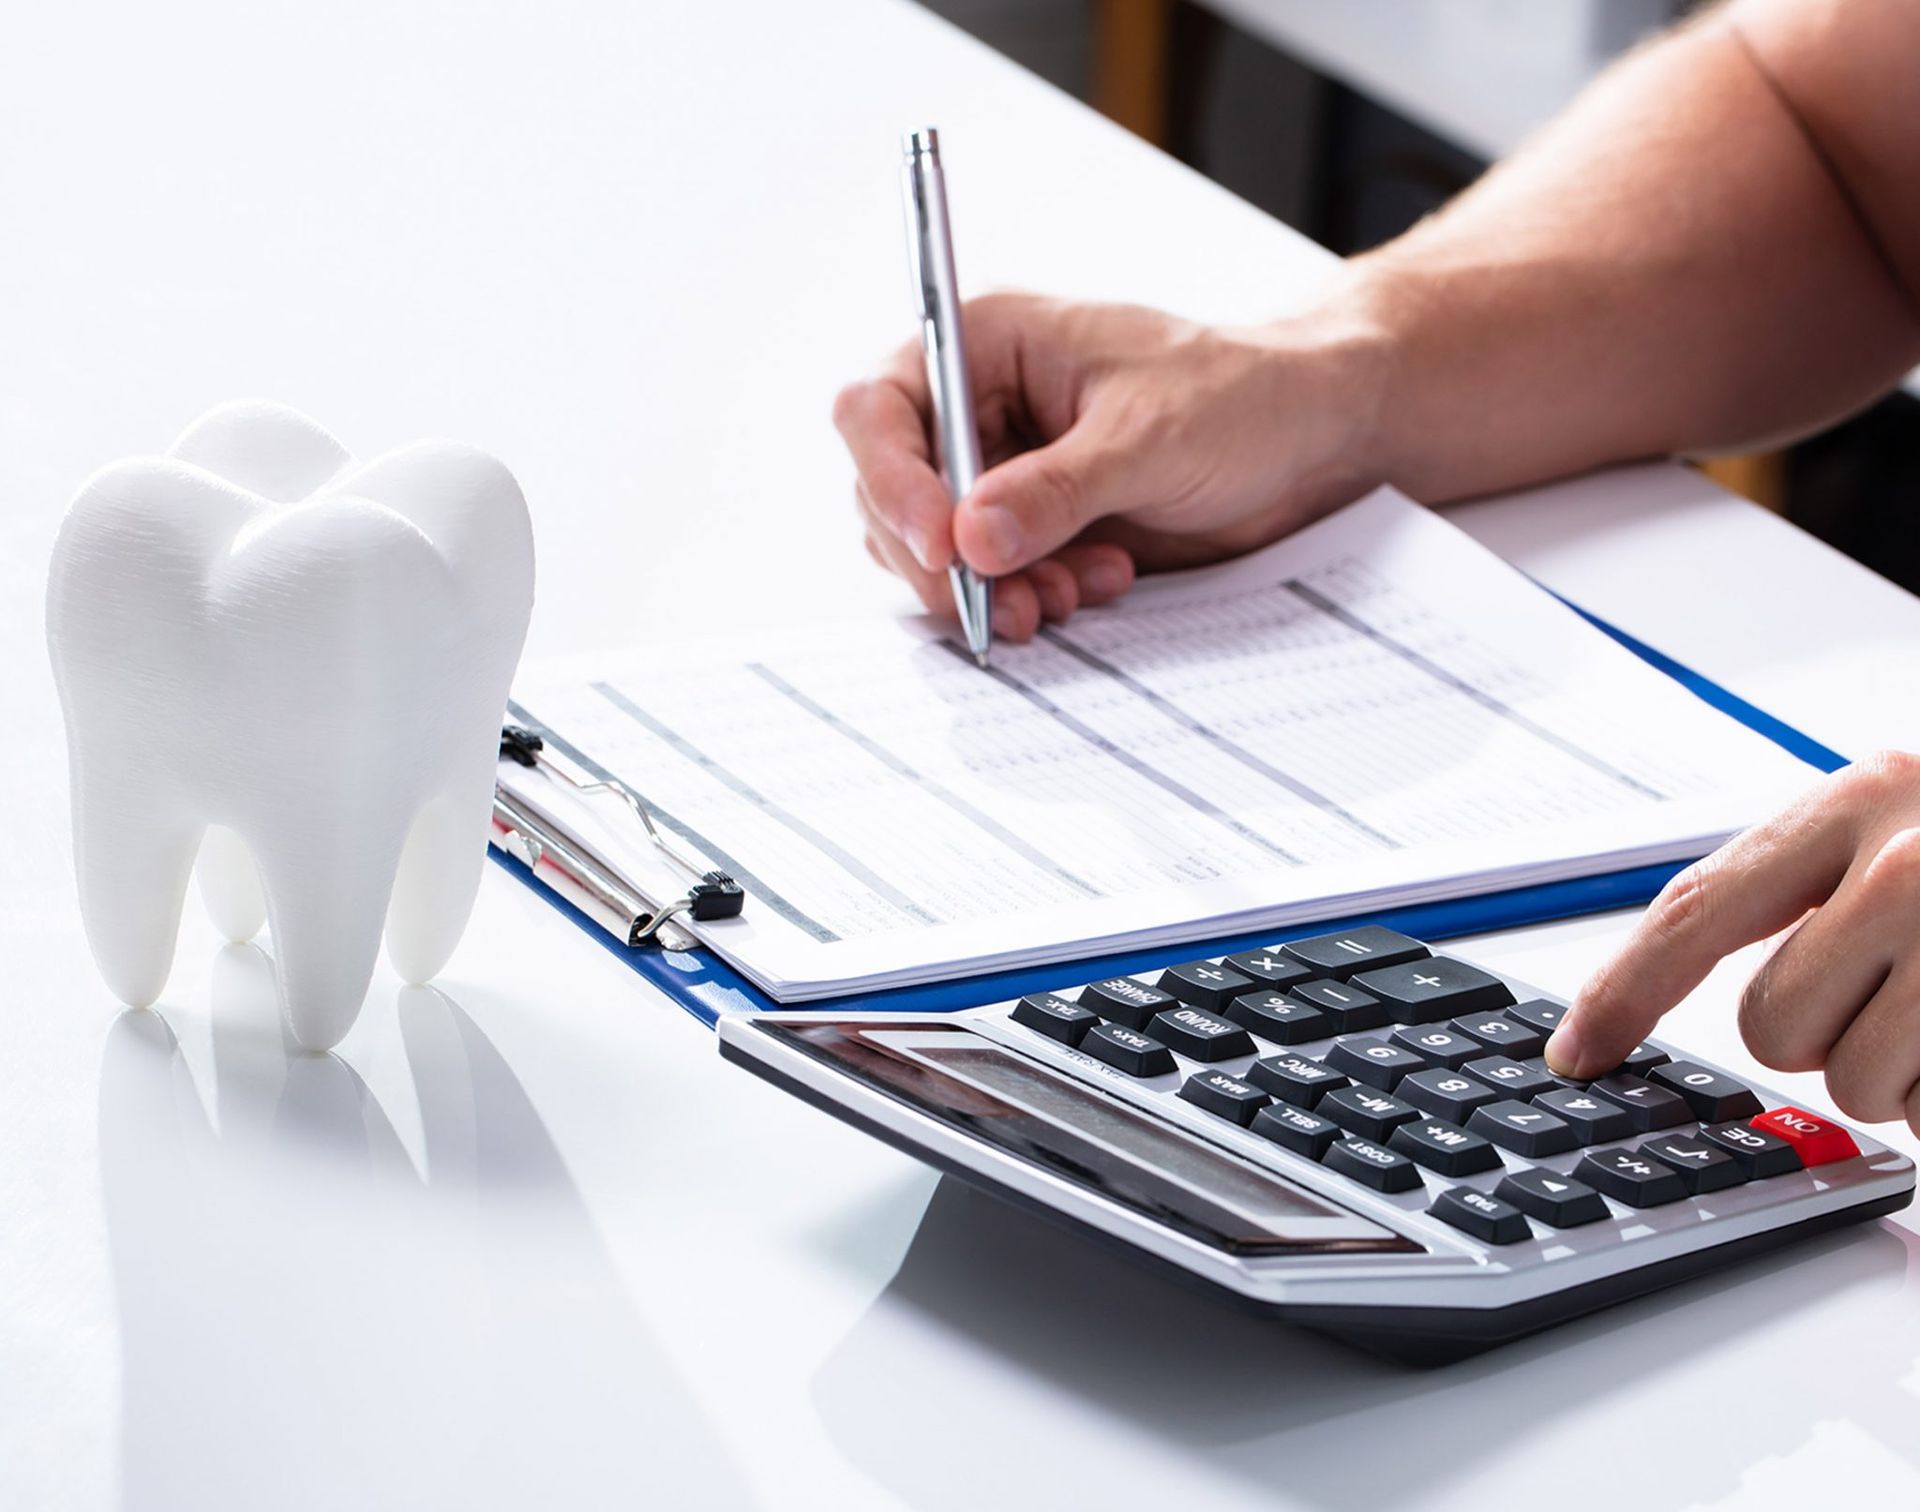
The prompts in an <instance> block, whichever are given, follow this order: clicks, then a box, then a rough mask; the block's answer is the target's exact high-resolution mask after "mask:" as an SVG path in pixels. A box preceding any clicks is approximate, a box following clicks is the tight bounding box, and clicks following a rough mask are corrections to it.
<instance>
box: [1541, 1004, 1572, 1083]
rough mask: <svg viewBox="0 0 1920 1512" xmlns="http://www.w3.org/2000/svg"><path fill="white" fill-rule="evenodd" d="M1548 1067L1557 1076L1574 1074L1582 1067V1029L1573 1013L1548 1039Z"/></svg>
mask: <svg viewBox="0 0 1920 1512" xmlns="http://www.w3.org/2000/svg"><path fill="white" fill-rule="evenodd" d="M1547 1069H1548V1070H1549V1071H1551V1072H1553V1074H1554V1075H1555V1076H1572V1075H1573V1074H1574V1073H1575V1072H1576V1071H1578V1070H1579V1069H1580V1030H1579V1027H1578V1026H1577V1025H1576V1024H1575V1023H1574V1021H1573V1017H1572V1015H1571V1014H1569V1015H1568V1016H1567V1017H1566V1018H1563V1019H1562V1020H1560V1027H1559V1028H1557V1029H1555V1030H1554V1031H1553V1033H1552V1035H1551V1036H1549V1038H1548V1040H1547Z"/></svg>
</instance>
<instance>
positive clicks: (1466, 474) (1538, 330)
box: [1336, 0, 1920, 502]
mask: <svg viewBox="0 0 1920 1512" xmlns="http://www.w3.org/2000/svg"><path fill="white" fill-rule="evenodd" d="M1756 10H1757V11H1758V12H1759V14H1758V15H1754V14H1751V12H1754V11H1756ZM1767 10H1768V6H1767V5H1766V3H1765V0H1761V3H1760V4H1759V5H1758V6H1755V5H1752V4H1746V5H1742V4H1736V5H1734V6H1733V7H1731V8H1730V9H1728V10H1723V11H1721V12H1718V13H1716V14H1714V15H1713V16H1710V17H1708V18H1706V19H1705V20H1703V21H1701V22H1699V23H1696V24H1694V25H1693V26H1690V27H1688V28H1686V29H1685V30H1683V31H1682V32H1680V33H1678V34H1676V35H1675V36H1672V37H1670V38H1668V39H1666V40H1664V41H1663V42H1661V43H1659V44H1656V45H1655V46H1653V47H1650V48H1648V49H1646V50H1645V51H1644V52H1642V53H1640V54H1639V55H1637V56H1635V57H1633V58H1630V59H1628V60H1627V61H1626V62H1625V63H1623V64H1621V65H1619V66H1618V67H1616V68H1615V69H1614V70H1613V71H1612V72H1611V73H1610V74H1609V75H1608V76H1607V77H1606V78H1605V79H1603V80H1602V81H1600V82H1599V83H1598V84H1597V85H1596V86H1595V87H1594V88H1593V89H1591V90H1590V91H1589V92H1588V93H1587V95H1586V96H1584V97H1583V98H1582V99H1581V100H1580V101H1579V102H1578V103H1577V104H1576V105H1575V106H1574V107H1573V108H1572V109H1571V110H1570V111H1569V112H1568V113H1567V114H1566V115H1565V116H1564V117H1562V118H1561V119H1560V120H1559V121H1557V122H1555V123H1554V124H1553V125H1552V126H1551V127H1549V128H1547V129H1546V130H1545V131H1544V132H1543V133H1542V134H1541V135H1540V136H1539V137H1538V138H1537V139H1536V140H1534V141H1533V142H1531V143H1529V144H1528V145H1527V146H1526V147H1524V148H1523V149H1522V150H1521V151H1520V152H1518V153H1517V154H1516V155H1515V156H1514V157H1513V158H1512V159H1510V160H1509V161H1508V162H1506V163H1505V164H1503V165H1501V166H1500V167H1498V168H1496V169H1495V170H1494V171H1493V172H1491V173H1490V174H1488V176H1487V177H1486V178H1485V179H1483V180H1482V181H1481V182H1480V183H1479V184H1477V185H1476V186H1475V187H1474V188H1473V189H1471V190H1469V191H1468V192H1467V193H1466V194H1465V195H1463V196H1462V197H1461V198H1460V199H1459V200H1458V201H1456V202H1455V203H1454V204H1453V205H1452V206H1451V207H1449V208H1448V209H1447V210H1446V211H1445V212H1443V213H1442V214H1440V215H1438V216H1436V217H1434V218H1433V219H1432V220H1430V221H1428V222H1426V223H1425V224H1423V225H1421V226H1419V227H1417V228H1415V229H1414V230H1413V231H1412V232H1410V233H1408V234H1407V235H1406V236H1404V237H1402V238H1400V239H1399V240H1398V241H1396V242H1394V243H1392V244H1390V245H1388V246H1386V247H1384V248H1382V249H1380V250H1379V251H1377V252H1375V253H1372V254H1370V255H1368V256H1365V257H1362V258H1359V259H1357V260H1356V261H1355V262H1353V263H1352V264H1350V265H1349V271H1348V275H1347V278H1346V281H1345V283H1344V286H1343V293H1342V294H1340V295H1338V296H1336V300H1337V302H1338V303H1340V304H1343V305H1344V306H1345V307H1346V308H1347V309H1348V310H1349V311H1351V312H1355V313H1357V314H1359V315H1360V316H1362V317H1363V318H1364V319H1365V320H1366V321H1368V322H1369V323H1370V324H1371V325H1372V326H1373V327H1374V328H1375V329H1377V330H1378V332H1379V333H1380V337H1379V343H1378V344H1379V348H1380V360H1379V367H1378V381H1377V383H1376V385H1375V387H1374V393H1375V398H1376V403H1375V404H1374V405H1373V406H1372V407H1371V408H1372V411H1373V419H1372V421H1371V424H1372V425H1373V427H1374V430H1375V434H1374V436H1373V437H1372V438H1371V449H1372V451H1373V453H1374V455H1375V457H1376V458H1377V461H1378V466H1379V471H1380V474H1381V476H1383V477H1385V478H1386V479H1388V480H1389V481H1392V482H1394V483H1397V484H1399V485H1400V486H1401V487H1403V488H1405V489H1407V490H1408V491H1409V492H1411V493H1413V494H1414V495H1415V496H1416V497H1420V498H1424V499H1427V500H1429V501H1431V502H1441V501H1444V500H1447V499H1453V498H1459V497H1463V496H1466V495H1470V494H1475V493H1481V492H1487V491H1491V490H1494V489H1499V488H1505V487H1512V486H1517V485H1519V484H1523V483H1527V482H1531V481H1534V480H1537V479H1542V478H1547V477H1553V476H1556V475H1560V474H1564V473H1568V472H1572V471H1577V470H1580V469H1583V468H1587V467H1591V466H1595V465H1598V464H1601V463H1606V462H1612V461H1619V460H1623V459H1627V458H1633V457H1643V456H1653V455H1659V454H1665V453H1674V452H1688V453H1703V452H1713V451H1722V450H1728V449H1733V448H1740V447H1750V446H1756V445H1760V444H1765V443H1769V442H1773V441H1778V440H1782V439H1784V438H1786V437H1788V436H1791V435H1795V434H1799V433H1804V432H1806V431H1808V430H1811V429H1813V428H1815V427H1818V426H1820V425H1822V424H1824V423H1827V422H1829V421H1831V420H1832V419H1835V418H1837V417H1839V416H1841V415H1843V414H1845V413H1847V412H1848V411H1850V410H1852V409H1854V408H1856V407H1858V406H1859V405H1860V404H1862V403H1864V402H1865V401H1867V400H1868V399H1869V398H1871V397H1872V396H1873V395H1874V394H1876V393H1878V392H1880V391H1881V390H1883V389H1885V388H1886V387H1887V386H1889V385H1890V384H1891V383H1892V382H1894V381H1895V380H1896V379H1897V377H1898V375H1899V374H1900V373H1901V372H1902V371H1904V370H1905V368H1906V367H1908V366H1910V365H1911V364H1913V363H1914V362H1915V361H1916V360H1920V319H1916V311H1915V305H1914V301H1913V299H1912V297H1911V291H1910V290H1909V289H1908V288H1907V287H1906V286H1905V283H1904V281H1903V279H1902V277H1901V275H1900V274H1899V273H1898V272H1897V271H1896V268H1895V266H1894V265H1893V264H1892V263H1890V261H1889V259H1888V257H1887V255H1886V253H1885V251H1884V249H1883V247H1882V245H1881V244H1880V242H1879V241H1878V240H1877V238H1876V230H1875V227H1874V225H1873V223H1872V216H1871V214H1870V209H1871V207H1870V206H1869V207H1868V208H1867V211H1863V209H1862V207H1861V205H1860V204H1859V203H1858V202H1857V200H1856V199H1855V198H1854V197H1853V195H1852V193H1851V190H1850V188H1849V186H1848V185H1847V184H1846V183H1845V182H1843V180H1844V176H1845V174H1844V168H1845V164H1844V162H1842V164H1841V165H1840V171H1839V172H1836V170H1835V168H1834V167H1833V166H1832V165H1831V163H1830V149H1829V145H1828V144H1827V143H1824V142H1822V141H1821V140H1820V120H1821V116H1822V111H1821V109H1820V108H1819V107H1820V106H1822V105H1823V104H1827V103H1832V102H1823V101H1820V100H1814V101H1812V102H1805V101H1800V100H1796V99H1795V98H1794V93H1793V90H1794V87H1795V83H1796V82H1797V81H1791V80H1789V81H1785V82H1783V80H1782V78H1781V77H1780V75H1779V72H1778V71H1777V70H1776V69H1775V68H1774V67H1773V66H1772V64H1771V62H1770V61H1769V58H1768V43H1769V41H1770V40H1771V39H1770V38H1769V37H1768V36H1767V35H1766V33H1765V28H1766V26H1767V24H1768V22H1769V19H1770V18H1769V16H1768V15H1767ZM1756 22H1757V23H1758V24H1759V27H1760V34H1759V35H1758V36H1756V35H1754V34H1753V33H1751V32H1749V31H1746V30H1743V29H1744V28H1747V27H1749V26H1750V25H1752V24H1753V23H1756ZM1808 103H1811V104H1812V105H1813V106H1814V107H1815V108H1813V109H1807V108H1805V106H1806V105H1807V104H1808ZM1836 108H1837V109H1839V110H1840V111H1841V112H1842V113H1844V110H1845V106H1844V103H1841V104H1839V105H1838V106H1837V107H1836Z"/></svg>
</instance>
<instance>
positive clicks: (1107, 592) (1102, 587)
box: [1083, 562, 1129, 598]
mask: <svg viewBox="0 0 1920 1512" xmlns="http://www.w3.org/2000/svg"><path fill="white" fill-rule="evenodd" d="M1128 578H1129V574H1128V572H1127V569H1126V568H1124V567H1122V566H1121V565H1120V564H1119V563H1118V562H1095V563H1094V564H1093V565H1092V566H1091V567H1089V568H1088V569H1087V575H1086V577H1085V579H1084V580H1083V581H1084V583H1085V585H1086V589H1087V592H1089V593H1091V594H1093V595H1094V596H1095V597H1097V598H1113V597H1114V596H1115V595H1117V594H1121V593H1125V592H1126V591H1127V582H1128Z"/></svg>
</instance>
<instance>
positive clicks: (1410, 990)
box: [1353, 956, 1513, 1024]
mask: <svg viewBox="0 0 1920 1512" xmlns="http://www.w3.org/2000/svg"><path fill="white" fill-rule="evenodd" d="M1353 984H1354V986H1356V987H1364V988H1366V989H1367V991H1368V992H1371V993H1372V994H1373V995H1374V996H1375V997H1377V998H1379V999H1380V1001H1381V1002H1383V1003H1385V1004H1386V1005H1387V1016H1388V1017H1389V1018H1391V1019H1392V1020H1393V1021H1394V1022H1395V1023H1396V1024H1431V1023H1435V1022H1437V1021H1439V1020H1440V1019H1449V1018H1452V1017H1453V1016H1454V1015H1455V1014H1456V1013H1481V1012H1484V1011H1486V1010H1488V1009H1493V1008H1504V1007H1506V1006H1507V1004H1509V1003H1511V1002H1512V1001H1513V994H1512V993H1511V992H1509V991H1508V990H1507V984H1506V983H1505V982H1503V981H1501V980H1500V978H1499V977H1497V976H1494V975H1493V974H1492V973H1491V972H1486V971H1482V970H1481V969H1480V968H1479V967H1478V966H1469V965H1468V964H1467V963H1466V962H1465V961H1456V960H1453V959H1452V958H1451V957H1449V956H1429V957H1428V958H1427V959H1426V960H1424V961H1408V962H1407V963H1406V964H1405V965H1403V966H1384V967H1381V968H1380V969H1379V970H1377V971H1363V972H1361V973H1359V975H1357V976H1356V977H1354V979H1353Z"/></svg>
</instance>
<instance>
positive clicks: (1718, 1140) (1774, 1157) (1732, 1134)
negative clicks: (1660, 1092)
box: [1700, 1119, 1805, 1181]
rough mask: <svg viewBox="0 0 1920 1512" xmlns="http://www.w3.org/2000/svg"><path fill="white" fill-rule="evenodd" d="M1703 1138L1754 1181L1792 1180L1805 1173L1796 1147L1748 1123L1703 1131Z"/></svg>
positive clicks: (1717, 1126)
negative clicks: (1781, 1177)
mask: <svg viewBox="0 0 1920 1512" xmlns="http://www.w3.org/2000/svg"><path fill="white" fill-rule="evenodd" d="M1700 1137H1701V1138H1702V1139H1704V1140H1705V1141H1706V1142H1707V1143H1708V1144H1710V1145H1715V1146H1718V1147H1719V1148H1720V1149H1722V1150H1725V1151H1726V1152H1727V1153H1728V1154H1729V1155H1731V1156H1732V1157H1733V1158H1734V1159H1735V1160H1736V1161H1738V1162H1739V1163H1740V1169H1741V1170H1743V1171H1745V1172H1746V1173H1747V1178H1748V1179H1749V1180H1751V1181H1758V1180H1760V1179H1761V1178H1762V1177H1765V1176H1790V1175H1792V1174H1793V1173H1794V1172H1795V1171H1799V1170H1804V1169H1805V1167H1804V1166H1802V1165H1801V1163H1800V1154H1799V1152H1798V1151H1797V1150H1795V1149H1794V1147H1793V1146H1792V1145H1790V1144H1788V1143H1787V1142H1786V1141H1785V1140H1784V1139H1782V1138H1781V1137H1780V1136H1779V1135H1778V1134H1769V1133H1768V1132H1767V1131H1766V1130H1765V1129H1756V1128H1754V1127H1753V1126H1752V1125H1751V1124H1749V1123H1747V1122H1746V1120H1744V1119H1736V1120H1735V1121H1734V1122H1732V1123H1723V1124H1715V1125H1713V1127H1712V1128H1708V1129H1702V1130H1701V1131H1700Z"/></svg>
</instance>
